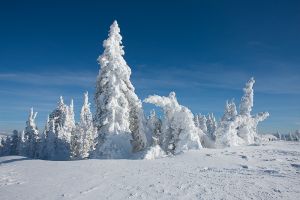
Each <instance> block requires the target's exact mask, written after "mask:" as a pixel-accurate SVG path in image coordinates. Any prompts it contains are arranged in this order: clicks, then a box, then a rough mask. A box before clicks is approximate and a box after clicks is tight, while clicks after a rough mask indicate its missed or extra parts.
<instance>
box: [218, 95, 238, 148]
mask: <svg viewBox="0 0 300 200" xmlns="http://www.w3.org/2000/svg"><path fill="white" fill-rule="evenodd" d="M240 124H241V121H240V117H239V116H237V111H236V105H235V103H234V101H233V100H232V101H231V102H228V101H226V104H225V109H224V114H223V117H222V119H221V121H220V123H219V126H218V128H217V129H216V139H215V147H217V148H221V147H224V146H239V145H242V144H243V143H244V141H243V140H242V138H240V137H239V136H238V134H237V130H238V127H239V126H240Z"/></svg>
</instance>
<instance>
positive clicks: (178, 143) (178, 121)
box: [144, 92, 202, 154]
mask: <svg viewBox="0 0 300 200" xmlns="http://www.w3.org/2000/svg"><path fill="white" fill-rule="evenodd" d="M144 102H146V103H152V104H154V105H156V106H159V107H161V108H162V109H163V111H164V118H163V121H162V137H163V141H162V143H163V144H162V148H163V150H165V151H166V152H167V153H171V154H176V153H179V152H181V151H184V150H188V149H199V148H201V147H202V146H201V143H200V138H199V131H201V130H200V129H198V128H197V127H196V126H195V123H194V116H193V114H192V112H191V111H190V110H189V109H188V108H187V107H185V106H182V105H179V104H178V102H177V99H176V96H175V92H171V93H170V94H169V96H168V97H161V96H158V95H153V96H149V97H148V98H146V99H145V100H144Z"/></svg>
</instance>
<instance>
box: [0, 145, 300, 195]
mask: <svg viewBox="0 0 300 200" xmlns="http://www.w3.org/2000/svg"><path fill="white" fill-rule="evenodd" d="M0 199H1V200H11V199H26V200H31V199H38V200H41V199H43V200H45V199H72V200H73V199H300V143H297V142H282V141H274V142H269V143H265V144H263V145H261V146H244V147H231V148H227V149H201V150H199V151H189V152H187V153H185V154H181V155H178V156H176V157H171V158H163V159H157V160H81V161H44V160H30V159H26V158H24V157H20V156H8V157H1V158H0Z"/></svg>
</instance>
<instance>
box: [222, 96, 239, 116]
mask: <svg viewBox="0 0 300 200" xmlns="http://www.w3.org/2000/svg"><path fill="white" fill-rule="evenodd" d="M236 115H237V110H236V105H235V103H234V101H233V100H231V101H230V102H228V101H226V104H225V111H224V115H223V117H222V121H233V120H234V119H235V117H236Z"/></svg>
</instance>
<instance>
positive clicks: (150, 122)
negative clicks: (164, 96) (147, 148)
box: [147, 110, 162, 145]
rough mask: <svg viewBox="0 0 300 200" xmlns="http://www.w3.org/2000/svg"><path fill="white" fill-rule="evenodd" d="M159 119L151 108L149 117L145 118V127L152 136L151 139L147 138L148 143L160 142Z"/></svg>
mask: <svg viewBox="0 0 300 200" xmlns="http://www.w3.org/2000/svg"><path fill="white" fill-rule="evenodd" d="M161 123H162V122H161V120H160V119H159V118H158V117H157V115H156V112H155V110H151V112H150V115H149V117H148V118H147V127H148V131H150V134H149V135H151V136H152V138H151V139H148V143H149V145H150V144H153V145H157V144H158V145H160V144H161V139H162V138H161V125H162V124H161Z"/></svg>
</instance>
